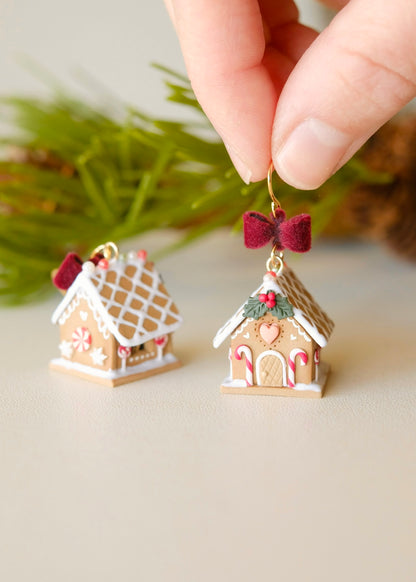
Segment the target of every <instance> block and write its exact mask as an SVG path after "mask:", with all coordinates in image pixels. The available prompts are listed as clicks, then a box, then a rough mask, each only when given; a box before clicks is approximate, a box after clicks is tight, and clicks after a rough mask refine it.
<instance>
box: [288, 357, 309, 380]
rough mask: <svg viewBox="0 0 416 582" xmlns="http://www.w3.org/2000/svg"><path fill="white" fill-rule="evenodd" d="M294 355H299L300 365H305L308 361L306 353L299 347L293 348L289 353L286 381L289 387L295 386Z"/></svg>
mask: <svg viewBox="0 0 416 582" xmlns="http://www.w3.org/2000/svg"><path fill="white" fill-rule="evenodd" d="M296 356H299V357H300V360H301V361H300V365H301V366H305V365H306V364H307V363H308V354H307V353H306V352H305V351H303V350H301V349H299V348H294V349H293V350H292V351H291V352H290V355H289V360H288V362H287V363H288V365H289V372H288V381H287V385H288V386H289V388H294V387H295V371H296Z"/></svg>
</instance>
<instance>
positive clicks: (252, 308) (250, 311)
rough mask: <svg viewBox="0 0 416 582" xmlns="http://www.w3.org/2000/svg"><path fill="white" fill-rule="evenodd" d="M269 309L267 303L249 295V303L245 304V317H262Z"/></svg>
mask: <svg viewBox="0 0 416 582" xmlns="http://www.w3.org/2000/svg"><path fill="white" fill-rule="evenodd" d="M266 311H267V307H266V304H265V303H262V302H261V301H259V298H258V297H249V299H248V301H247V303H246V304H245V305H244V311H243V315H244V317H252V318H253V319H260V317H262V316H263V315H264V314H265V313H266Z"/></svg>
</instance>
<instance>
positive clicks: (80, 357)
mask: <svg viewBox="0 0 416 582" xmlns="http://www.w3.org/2000/svg"><path fill="white" fill-rule="evenodd" d="M74 301H75V302H76V301H77V298H76V297H75V298H74ZM71 306H72V304H70V306H69V308H71ZM81 314H82V315H83V317H81ZM77 327H85V328H87V329H88V331H89V332H90V333H91V336H92V341H91V346H90V348H89V349H88V350H87V351H85V352H77V351H76V350H74V351H73V355H72V358H65V359H67V360H70V361H72V362H78V363H79V364H83V365H85V366H91V367H93V368H97V369H99V370H113V369H114V366H115V349H114V348H115V343H116V341H115V339H114V337H113V336H112V335H111V334H110V337H109V338H108V339H105V338H104V336H103V334H102V333H101V332H100V331H99V329H98V323H97V321H96V320H95V318H94V314H93V312H92V310H91V309H90V307H89V306H88V302H87V301H86V300H85V299H80V300H79V305H78V306H77V307H75V309H74V311H73V313H72V314H71V315H70V316H69V318H68V319H67V320H66V321H65V323H63V324H62V325H61V326H60V337H61V341H62V340H65V341H69V342H72V333H73V332H74V330H75V329H76V328H77ZM100 347H101V348H102V353H103V354H105V355H106V356H107V358H106V359H105V360H104V361H103V365H102V366H100V365H95V364H94V362H93V360H92V358H91V353H92V351H93V350H94V349H95V348H100Z"/></svg>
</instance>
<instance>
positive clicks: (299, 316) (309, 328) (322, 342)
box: [293, 307, 327, 348]
mask: <svg viewBox="0 0 416 582" xmlns="http://www.w3.org/2000/svg"><path fill="white" fill-rule="evenodd" d="M293 317H294V318H295V319H296V321H297V322H298V323H300V325H301V326H302V327H303V328H304V329H305V331H306V332H307V333H308V334H309V335H310V336H311V337H313V339H314V340H315V341H316V343H317V344H319V346H320V347H321V348H324V347H325V346H326V344H327V341H326V339H325V337H324V336H323V335H322V334H321V333H319V331H318V330H317V329H316V327H315V326H314V325H312V324H310V323H309V321H308V320H307V319H306V318H305V316H304V315H303V313H302V312H301V310H300V309H298V308H297V307H294V308H293Z"/></svg>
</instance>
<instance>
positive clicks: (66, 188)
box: [0, 65, 391, 304]
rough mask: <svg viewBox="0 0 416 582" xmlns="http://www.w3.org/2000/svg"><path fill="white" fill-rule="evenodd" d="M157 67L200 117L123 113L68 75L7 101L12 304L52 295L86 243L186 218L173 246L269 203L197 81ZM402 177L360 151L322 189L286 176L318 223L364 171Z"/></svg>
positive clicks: (0, 202)
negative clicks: (368, 163) (250, 180)
mask: <svg viewBox="0 0 416 582" xmlns="http://www.w3.org/2000/svg"><path fill="white" fill-rule="evenodd" d="M157 68H158V69H159V70H160V71H161V72H162V73H163V75H164V76H165V77H167V81H166V86H167V89H168V91H169V96H168V99H169V100H171V101H173V102H175V103H178V104H181V105H183V106H184V107H186V108H187V109H188V110H192V112H193V116H192V117H193V118H195V112H196V114H197V116H198V121H192V122H189V123H185V122H175V121H170V120H158V119H153V118H152V117H151V116H149V115H147V114H145V113H143V112H141V111H138V110H137V109H135V108H134V107H124V121H119V119H120V117H119V114H118V113H117V115H115V114H114V115H111V114H109V113H108V112H107V111H104V110H102V109H101V110H100V109H99V108H97V109H96V110H95V109H93V108H92V107H91V106H90V105H88V104H86V103H84V102H81V101H80V100H78V99H76V98H74V97H73V96H71V95H70V96H68V95H67V94H66V93H65V90H64V89H63V88H62V86H61V85H60V84H59V83H55V84H53V85H52V84H51V85H52V86H53V87H54V90H52V95H51V97H50V98H46V99H41V98H31V97H22V96H18V95H17V96H12V97H9V98H5V99H3V100H1V102H0V115H2V116H3V119H4V120H6V121H7V122H10V119H12V123H13V135H9V136H3V137H2V138H1V140H0V143H1V144H3V146H6V152H7V154H6V159H5V160H4V161H3V162H0V304H16V303H22V302H26V301H30V300H33V299H35V298H38V297H41V296H43V295H44V294H45V292H47V291H48V290H49V289H51V288H52V287H51V284H50V271H51V270H52V269H53V268H54V267H56V266H58V265H59V263H60V262H61V261H62V259H63V258H64V256H65V254H66V253H67V252H68V251H75V252H78V253H81V254H86V253H87V252H88V251H90V250H91V249H93V248H95V247H96V246H97V245H98V244H100V243H102V242H103V241H106V240H115V241H117V242H120V241H121V240H122V239H124V238H127V237H131V236H133V235H138V234H141V233H144V232H147V231H150V230H153V229H159V228H167V227H169V228H178V229H181V231H183V237H182V240H181V241H180V242H179V243H177V244H176V245H173V246H172V247H170V248H169V249H167V251H169V252H171V251H172V250H175V249H177V248H179V247H181V246H183V245H185V244H192V242H193V241H195V240H196V239H197V238H199V237H201V236H204V235H205V234H207V233H208V232H211V231H212V230H214V229H216V228H219V227H223V226H230V227H232V226H234V229H239V228H241V214H242V213H243V212H244V211H245V210H248V209H250V208H252V209H253V210H259V211H262V212H266V213H267V212H269V209H270V201H269V197H268V192H267V187H266V186H265V184H258V183H257V184H250V185H248V186H246V185H245V184H243V183H242V181H241V179H240V178H239V176H238V174H237V173H236V171H235V169H234V168H233V166H232V165H231V162H230V160H229V157H228V154H227V152H226V150H225V148H224V146H223V144H222V142H221V140H220V139H219V137H218V136H217V135H216V134H215V132H214V131H213V129H212V127H211V126H210V124H209V122H208V120H207V118H206V117H205V115H204V114H203V112H202V110H201V108H200V106H199V103H198V102H197V100H196V98H195V95H194V94H193V92H192V89H191V86H190V83H189V82H188V80H187V79H186V78H185V77H183V76H182V75H179V74H177V73H175V72H173V71H170V70H169V69H166V68H165V67H162V66H160V65H158V66H157ZM120 109H123V106H121V105H120V103H115V104H114V111H117V112H119V111H120ZM201 129H202V130H204V131H203V132H202V133H201ZM207 132H208V133H207ZM205 135H207V136H208V137H204V136H205ZM390 179H391V177H390V176H388V175H384V174H377V173H371V172H369V170H368V169H367V168H366V167H365V166H364V165H363V164H362V163H360V161H359V160H357V159H354V160H352V161H351V162H350V163H349V164H347V165H346V166H345V167H344V168H343V169H342V170H340V171H339V172H338V173H337V174H336V177H334V178H333V179H332V180H331V181H330V182H328V183H327V184H326V185H325V187H322V188H321V189H319V190H318V191H316V192H298V191H296V190H294V189H293V188H291V187H289V186H287V185H286V184H283V183H280V184H279V185H278V197H279V199H280V200H281V201H282V202H284V208H285V210H286V212H287V214H288V215H289V216H290V215H291V214H294V213H296V212H299V211H301V212H308V211H309V212H310V213H311V214H312V217H313V219H315V224H314V229H315V230H314V232H315V234H318V233H319V231H320V230H321V229H322V228H324V226H325V224H327V223H328V221H330V220H331V217H332V215H333V213H334V211H335V210H336V208H337V207H338V205H339V204H340V200H341V199H342V198H343V197H344V196H345V195H346V194H347V191H348V188H349V187H351V185H352V184H353V183H354V182H357V181H360V180H361V181H362V180H364V181H365V182H367V183H368V182H369V183H382V182H383V180H384V181H388V180H390Z"/></svg>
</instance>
